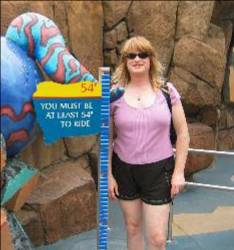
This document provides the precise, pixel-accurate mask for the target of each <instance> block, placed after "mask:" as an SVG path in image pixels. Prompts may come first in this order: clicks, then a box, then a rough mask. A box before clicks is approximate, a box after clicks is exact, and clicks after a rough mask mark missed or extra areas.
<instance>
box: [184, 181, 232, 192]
mask: <svg viewBox="0 0 234 250" xmlns="http://www.w3.org/2000/svg"><path fill="white" fill-rule="evenodd" d="M185 185H186V186H193V187H203V188H210V189H218V190H225V191H234V187H227V186H219V185H211V184H204V183H195V182H185Z"/></svg>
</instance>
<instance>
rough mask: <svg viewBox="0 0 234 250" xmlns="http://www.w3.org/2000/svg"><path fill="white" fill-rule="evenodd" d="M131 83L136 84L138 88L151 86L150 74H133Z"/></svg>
mask: <svg viewBox="0 0 234 250" xmlns="http://www.w3.org/2000/svg"><path fill="white" fill-rule="evenodd" d="M129 85H131V86H136V87H138V88H146V87H149V86H151V83H150V78H149V76H131V80H130V82H129Z"/></svg>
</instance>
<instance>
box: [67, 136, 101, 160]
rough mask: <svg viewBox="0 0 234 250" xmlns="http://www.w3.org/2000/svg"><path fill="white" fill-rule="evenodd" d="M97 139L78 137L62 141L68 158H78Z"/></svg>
mask: <svg viewBox="0 0 234 250" xmlns="http://www.w3.org/2000/svg"><path fill="white" fill-rule="evenodd" d="M96 140H97V137H96V136H95V135H92V136H80V137H68V138H65V139H64V142H65V145H66V148H67V151H68V155H69V156H70V157H74V158H76V157H79V156H81V155H83V154H85V153H87V152H88V151H89V150H90V149H91V148H92V147H93V146H94V144H95V142H96Z"/></svg>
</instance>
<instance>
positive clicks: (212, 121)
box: [199, 107, 220, 128]
mask: <svg viewBox="0 0 234 250" xmlns="http://www.w3.org/2000/svg"><path fill="white" fill-rule="evenodd" d="M219 113H220V111H219V109H216V108H215V107H205V108H203V109H201V112H200V114H199V117H200V121H201V122H202V123H204V124H206V125H208V126H211V127H213V128H215V127H216V125H217V124H219V126H220V118H219Z"/></svg>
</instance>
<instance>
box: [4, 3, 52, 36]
mask: <svg viewBox="0 0 234 250" xmlns="http://www.w3.org/2000/svg"><path fill="white" fill-rule="evenodd" d="M1 8H2V10H1V35H4V34H5V32H6V30H7V27H8V26H9V24H10V23H11V21H13V19H14V18H16V17H17V16H18V15H21V14H23V13H26V12H37V13H39V14H41V15H44V16H46V17H49V18H51V19H53V17H54V15H53V1H47V2H46V4H45V3H44V2H43V1H1Z"/></svg>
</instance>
